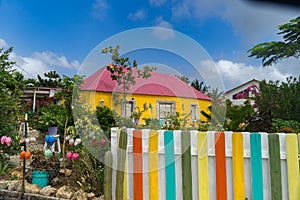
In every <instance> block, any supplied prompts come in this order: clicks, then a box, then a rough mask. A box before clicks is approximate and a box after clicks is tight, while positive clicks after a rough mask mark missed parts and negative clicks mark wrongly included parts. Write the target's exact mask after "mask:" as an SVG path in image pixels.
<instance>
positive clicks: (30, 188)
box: [25, 184, 42, 194]
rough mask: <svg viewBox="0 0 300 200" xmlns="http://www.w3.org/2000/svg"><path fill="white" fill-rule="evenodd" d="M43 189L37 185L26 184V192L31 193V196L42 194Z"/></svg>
mask: <svg viewBox="0 0 300 200" xmlns="http://www.w3.org/2000/svg"><path fill="white" fill-rule="evenodd" d="M41 190H42V188H40V187H39V186H38V185H36V184H26V185H25V192H27V193H31V194H40V191H41Z"/></svg>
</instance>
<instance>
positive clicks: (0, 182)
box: [0, 181, 9, 190]
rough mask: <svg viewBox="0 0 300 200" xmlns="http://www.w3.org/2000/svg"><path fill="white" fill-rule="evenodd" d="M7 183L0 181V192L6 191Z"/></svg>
mask: <svg viewBox="0 0 300 200" xmlns="http://www.w3.org/2000/svg"><path fill="white" fill-rule="evenodd" d="M8 183H9V181H0V190H6V189H7V187H8Z"/></svg>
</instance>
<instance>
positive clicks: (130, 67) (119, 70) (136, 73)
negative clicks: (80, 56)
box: [102, 45, 156, 116]
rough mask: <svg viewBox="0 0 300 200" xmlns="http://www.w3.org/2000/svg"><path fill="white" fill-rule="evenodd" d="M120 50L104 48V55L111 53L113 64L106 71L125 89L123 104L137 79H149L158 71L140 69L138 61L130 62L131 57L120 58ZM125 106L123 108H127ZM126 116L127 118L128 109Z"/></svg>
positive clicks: (151, 68) (148, 68)
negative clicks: (152, 73)
mask: <svg viewBox="0 0 300 200" xmlns="http://www.w3.org/2000/svg"><path fill="white" fill-rule="evenodd" d="M119 48H120V46H119V45H117V46H116V47H111V46H110V47H108V48H103V49H102V53H103V54H107V53H110V55H111V59H112V61H113V62H112V63H111V64H109V65H107V66H106V69H107V70H108V71H109V72H110V73H111V79H112V80H116V81H117V83H118V85H120V86H121V87H122V89H123V102H124V103H126V102H127V99H126V93H127V91H128V90H129V89H130V87H131V86H132V85H135V84H136V78H143V79H147V78H149V77H150V76H151V72H153V71H155V70H156V67H150V66H144V68H143V70H140V69H138V64H137V61H136V60H133V62H131V61H130V59H129V57H120V56H119ZM125 105H126V104H124V105H123V106H125ZM124 110H125V116H126V109H124Z"/></svg>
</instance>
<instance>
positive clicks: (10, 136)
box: [0, 47, 300, 199]
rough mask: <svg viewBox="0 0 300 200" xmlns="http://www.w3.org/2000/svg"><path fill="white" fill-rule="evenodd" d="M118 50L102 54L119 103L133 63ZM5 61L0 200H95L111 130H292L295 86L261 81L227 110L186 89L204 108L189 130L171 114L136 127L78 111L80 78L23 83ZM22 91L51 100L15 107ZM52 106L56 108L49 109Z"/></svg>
mask: <svg viewBox="0 0 300 200" xmlns="http://www.w3.org/2000/svg"><path fill="white" fill-rule="evenodd" d="M118 49H119V47H116V48H112V47H110V48H107V49H104V50H103V52H102V53H111V54H112V60H113V64H110V65H108V66H107V69H108V70H109V71H110V72H111V75H112V76H111V78H112V79H113V80H116V81H117V82H118V84H120V85H122V87H123V88H124V98H125V99H126V90H128V89H129V88H130V86H131V85H134V83H135V80H134V77H132V73H131V68H136V67H137V63H136V62H135V61H134V62H130V61H129V58H119V57H118ZM254 50H255V49H254ZM10 53H12V48H9V49H7V50H3V49H0V70H1V75H0V88H2V89H1V91H0V98H1V102H0V139H1V144H0V152H1V154H0V179H1V180H0V197H1V196H4V195H8V194H9V195H12V196H11V198H12V199H13V198H19V197H22V198H23V197H26V196H25V195H28V194H29V193H30V194H32V195H33V196H34V195H42V196H48V197H49V198H50V197H53V198H54V197H57V198H65V199H71V198H73V199H76V198H77V199H93V198H94V199H97V198H100V197H101V198H103V196H104V191H105V187H104V186H105V183H107V181H108V180H107V179H105V177H104V174H105V173H111V171H110V169H108V168H107V167H105V165H104V163H105V160H106V162H109V161H110V159H109V158H110V155H109V153H107V152H108V151H109V150H110V139H111V135H110V134H111V128H112V127H124V126H126V127H127V128H135V129H145V128H147V129H156V130H158V129H166V130H198V131H208V130H217V131H234V132H241V131H248V132H258V131H264V132H268V133H273V132H283V133H290V132H293V133H298V132H299V130H300V99H299V98H298V97H299V96H300V79H299V78H294V77H289V78H288V79H287V80H286V81H285V82H279V81H269V82H267V81H261V82H260V85H258V86H255V85H253V86H250V87H249V88H247V89H246V90H245V91H244V92H243V93H241V94H240V95H238V98H242V99H246V101H245V102H244V104H243V105H233V104H232V102H230V101H229V100H226V99H225V98H224V95H223V92H222V91H221V92H220V91H218V90H217V89H212V91H209V90H207V87H206V86H205V88H206V89H205V90H203V88H201V87H200V88H197V87H195V85H194V87H195V89H198V90H199V91H203V92H205V93H206V94H207V95H208V96H209V97H210V98H211V100H212V104H211V106H210V107H209V112H204V111H202V112H201V120H198V121H194V122H191V120H190V118H189V117H190V116H189V115H188V114H187V115H181V114H179V113H175V114H174V115H170V116H168V119H167V120H168V122H169V123H168V124H167V125H163V126H162V125H161V124H160V123H159V121H158V120H157V119H151V118H143V119H142V120H144V123H143V125H137V124H135V123H134V121H133V118H134V117H136V116H137V115H139V117H140V114H141V112H143V111H139V112H138V113H136V112H134V113H131V117H122V116H119V115H118V114H117V113H116V112H114V111H112V110H111V109H110V108H109V107H107V106H98V107H96V109H95V110H92V109H91V108H90V107H89V106H88V105H85V104H84V103H82V102H81V99H80V86H81V84H82V83H83V80H84V77H81V76H79V75H74V76H73V77H68V76H62V77H61V76H60V75H58V74H57V73H56V72H55V71H52V72H48V73H45V74H44V76H43V77H44V78H42V77H41V76H38V77H37V79H25V77H24V76H23V75H22V74H21V73H20V72H18V71H17V70H15V68H14V65H15V62H12V61H10V59H9V55H10ZM254 54H255V52H254ZM131 63H132V65H131ZM153 70H155V68H151V67H147V68H145V70H144V71H143V73H142V72H140V71H139V73H138V76H140V77H142V78H147V77H149V76H151V72H152V71H153ZM185 78H186V77H185ZM193 83H195V82H193ZM201 85H202V84H201ZM29 86H30V87H33V88H35V87H51V88H59V90H58V91H57V92H56V93H55V95H54V97H52V98H38V99H37V102H38V104H34V102H32V101H30V100H24V99H23V100H21V95H22V92H23V90H24V88H25V87H29ZM192 86H193V84H192ZM253 92H254V94H250V93H253ZM58 101H61V103H60V104H55V102H58ZM251 102H254V104H253V103H251ZM34 105H35V106H36V107H34ZM187 122H189V123H187ZM50 127H56V129H55V131H54V132H52V130H51V131H50V129H48V128H50ZM121 133H122V134H121V136H120V141H123V140H124V141H125V139H124V138H126V134H125V135H124V132H122V131H121ZM123 137H124V138H123ZM123 145H125V144H123ZM118 160H119V159H118ZM118 177H119V178H118ZM105 180H106V181H105ZM119 181H121V182H122V174H119V175H118V174H117V183H118V182H119ZM107 187H109V186H107ZM5 191H6V193H5ZM20 195H21V196H20ZM38 198H40V197H38ZM106 199H109V197H107V195H106Z"/></svg>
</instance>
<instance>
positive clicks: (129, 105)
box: [122, 101, 135, 117]
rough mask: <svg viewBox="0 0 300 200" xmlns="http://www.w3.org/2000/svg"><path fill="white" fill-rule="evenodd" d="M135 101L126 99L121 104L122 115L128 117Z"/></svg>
mask: <svg viewBox="0 0 300 200" xmlns="http://www.w3.org/2000/svg"><path fill="white" fill-rule="evenodd" d="M134 108H135V101H127V102H124V103H123V106H122V117H130V116H131V113H132V112H133V111H134V110H135V109H134Z"/></svg>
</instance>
